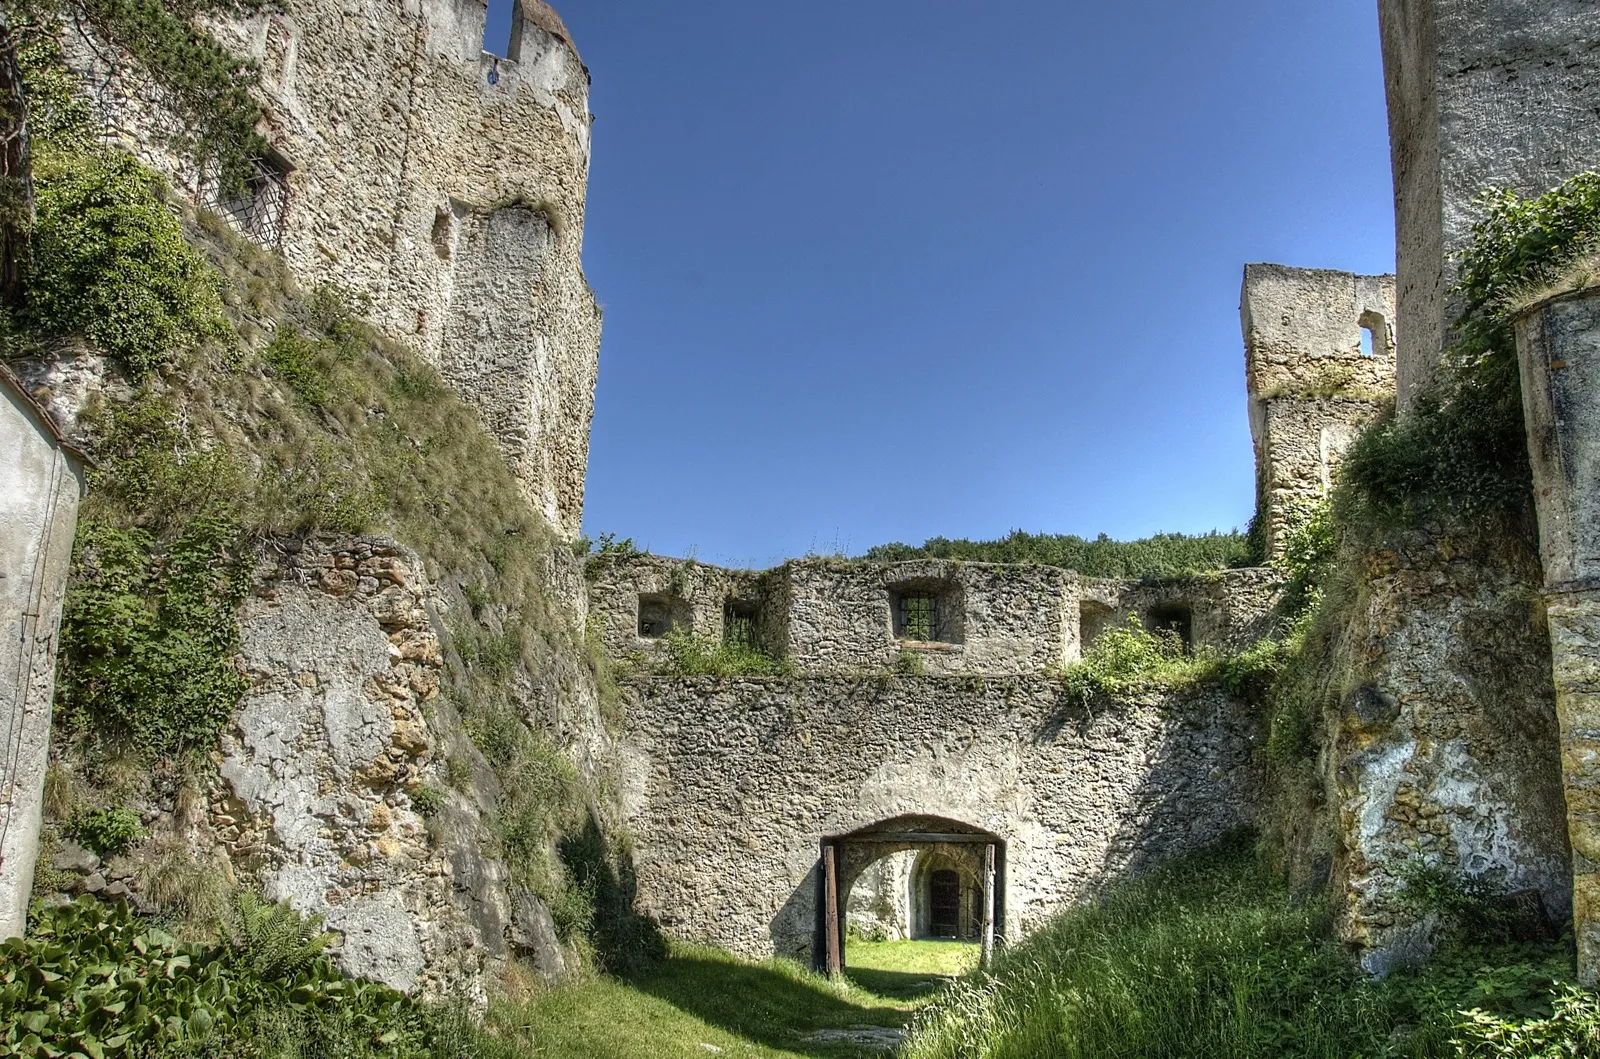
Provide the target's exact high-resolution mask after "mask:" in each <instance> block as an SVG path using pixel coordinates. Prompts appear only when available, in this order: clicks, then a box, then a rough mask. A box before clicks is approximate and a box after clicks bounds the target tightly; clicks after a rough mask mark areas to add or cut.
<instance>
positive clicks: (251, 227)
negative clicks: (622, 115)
mask: <svg viewBox="0 0 1600 1059" xmlns="http://www.w3.org/2000/svg"><path fill="white" fill-rule="evenodd" d="M484 19H485V5H484V0H419V2H407V0H358V2H355V3H336V2H331V0H306V2H301V3H296V4H295V5H294V6H293V7H292V8H291V9H272V8H269V9H267V10H265V11H263V12H262V13H260V14H257V15H254V16H252V17H249V18H244V19H222V20H219V21H214V22H213V23H211V24H210V26H209V28H210V29H211V31H212V32H213V34H214V35H215V36H216V37H217V39H218V40H219V41H220V42H221V43H222V44H223V45H224V46H225V47H227V48H228V49H229V50H230V51H232V52H233V53H234V54H236V55H239V56H242V57H245V58H248V59H251V60H253V61H255V62H256V63H257V64H258V65H259V67H260V70H261V85H262V91H261V97H262V102H263V104H264V105H265V109H266V128H265V130H264V131H265V132H266V134H267V137H268V139H269V141H270V143H271V147H272V151H271V153H270V154H269V156H268V157H267V158H266V159H263V162H262V176H261V177H260V178H259V179H258V181H257V182H256V183H255V184H254V185H253V187H252V191H251V195H250V196H249V197H247V199H245V200H242V201H238V202H228V203H219V202H217V201H216V199H217V196H216V191H215V188H214V187H213V186H212V185H211V184H209V183H208V180H207V174H205V173H202V172H199V171H197V170H195V169H194V168H193V167H192V166H190V165H189V164H188V163H186V162H185V161H184V160H183V159H182V158H180V157H178V156H176V155H174V154H173V153H172V152H171V151H170V150H169V149H168V147H167V144H168V143H169V141H170V140H171V138H172V135H173V133H174V132H176V131H177V130H176V128H175V127H174V126H175V119H174V118H173V117H172V114H171V110H170V108H168V107H167V106H166V105H165V104H164V101H163V99H162V98H161V96H160V94H159V90H158V88H156V87H155V86H154V85H153V84H152V83H151V82H150V80H149V79H148V78H144V77H141V76H140V75H139V74H138V73H137V72H136V70H134V69H133V68H132V67H131V65H130V64H129V63H127V62H125V61H120V60H119V59H118V57H117V56H116V54H115V53H114V51H113V50H111V49H108V48H107V47H106V45H105V43H104V42H103V41H99V40H96V39H94V38H93V36H92V33H91V31H90V30H88V29H86V28H85V27H84V26H83V25H82V24H73V25H72V26H71V27H70V28H69V29H68V30H67V31H66V34H65V45H66V49H67V54H68V55H69V57H70V58H71V60H72V61H73V63H74V66H75V67H76V68H77V69H78V70H79V72H80V74H81V76H82V78H83V81H84V83H85V85H86V87H87V89H88V91H89V93H90V95H91V96H92V98H93V99H94V101H95V104H96V109H97V111H98V113H99V115H100V118H101V120H102V122H103V123H104V126H105V129H106V132H107V135H108V137H110V138H111V139H113V140H115V141H117V142H120V143H121V144H122V145H124V146H125V147H127V148H128V149H130V150H132V151H134V152H135V153H136V154H138V155H139V156H140V157H141V158H143V159H144V160H145V161H147V162H149V163H151V164H152V165H155V166H156V167H157V168H159V169H161V170H162V171H164V172H166V173H167V174H168V175H169V176H170V177H171V178H172V180H173V181H174V183H175V184H176V185H177V186H178V187H180V188H182V189H184V190H185V191H186V192H187V193H188V195H189V197H190V198H191V199H192V200H193V201H195V202H196V203H198V204H203V205H210V206H219V207H221V208H222V209H223V210H224V212H225V213H226V214H227V215H229V216H230V217H232V219H234V221H235V222H236V224H238V225H239V226H240V227H241V228H242V229H243V230H245V231H246V232H248V233H249V234H251V235H253V236H254V237H256V238H257V239H259V240H261V241H264V242H267V243H268V244H269V245H273V246H276V247H277V248H279V249H281V250H282V252H283V256H284V258H285V260H286V261H287V262H288V264H289V266H290V268H291V270H292V271H293V273H294V274H295V276H296V277H297V278H298V279H299V281H300V282H301V283H303V284H305V285H307V286H316V285H320V284H337V285H339V286H340V287H343V288H346V289H349V290H352V291H354V292H355V293H356V294H357V295H358V296H361V297H364V298H366V299H370V302H371V310H370V312H371V317H372V319H373V321H374V322H375V323H377V324H378V325H379V326H381V327H382V328H383V329H384V330H385V331H387V332H388V333H389V334H390V335H392V336H393V337H395V338H396V339H399V340H400V341H402V342H405V343H406V344H408V345H410V346H411V347H412V348H413V349H415V350H416V351H417V352H419V353H420V354H421V355H422V356H423V357H424V358H426V359H427V360H428V361H429V362H431V363H432V364H434V365H435V366H437V367H438V368H439V370H440V372H441V373H442V374H443V376H444V378H445V380H446V381H447V382H448V383H449V384H450V385H451V386H452V387H453V388H454V389H455V390H456V391H457V392H458V393H459V394H460V395H461V396H462V397H463V398H465V399H466V400H467V401H468V402H469V403H471V404H472V405H473V406H474V407H475V408H477V410H478V411H479V413H480V414H481V415H482V416H483V420H484V424H485V426H486V427H487V428H488V429H489V431H490V433H491V434H492V435H493V436H494V437H496V438H497V439H498V440H499V442H500V444H501V446H502V448H503V449H504V451H505V453H506V457H507V459H508V460H509V461H510V463H511V466H512V468H513V470H515V472H516V474H517V477H518V479H519V480H520V481H521V482H522V484H523V487H524V489H525V491H526V493H527V496H528V498H529V500H530V501H531V502H532V503H533V504H534V506H535V507H536V508H537V509H538V510H539V511H541V512H542V513H543V514H544V515H545V517H546V518H547V519H548V520H549V521H550V523H551V524H552V525H553V526H555V527H556V528H557V530H558V531H559V532H561V533H562V535H563V536H565V537H568V538H571V537H576V536H577V534H578V530H579V525H580V523H581V519H582V513H583V481H584V474H585V471H586V468H587V462H588V446H589V424H590V420H591V418H592V416H593V410H594V384H595V376H596V371H597V368H598V358H599V345H600V311H599V308H598V307H597V305H596V303H595V300H594V296H593V294H592V293H591V291H590V290H589V286H588V283H587V281H586V280H585V278H584V275H583V268H582V263H581V252H582V248H583V224H584V202H585V194H586V187H587V181H588V173H589V146H590V145H589V127H590V122H591V121H592V116H591V115H590V113H589V105H588V96H589V77H588V70H587V69H586V68H585V67H584V66H583V63H582V62H581V61H580V59H579V57H578V53H577V50H576V48H575V47H574V46H573V44H572V41H571V38H570V36H569V35H568V34H567V31H566V29H565V27H564V26H563V25H562V24H561V20H560V18H559V17H557V16H556V14H555V12H554V11H553V10H551V9H550V8H549V7H548V6H547V5H545V4H544V3H542V2H541V0H519V8H518V17H517V19H516V21H515V25H514V31H513V34H512V38H511V41H510V44H509V47H508V48H507V52H508V55H507V56H504V57H502V56H496V55H492V54H489V53H487V52H485V51H484V50H483V48H482V41H483V29H484Z"/></svg>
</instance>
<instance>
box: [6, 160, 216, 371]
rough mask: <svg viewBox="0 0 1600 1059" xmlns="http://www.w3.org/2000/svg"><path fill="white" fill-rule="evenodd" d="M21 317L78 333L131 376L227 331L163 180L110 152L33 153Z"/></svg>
mask: <svg viewBox="0 0 1600 1059" xmlns="http://www.w3.org/2000/svg"><path fill="white" fill-rule="evenodd" d="M34 176H35V185H34V186H35V203H36V207H37V218H36V221H35V224H34V229H33V260H32V263H31V265H30V266H29V268H28V272H27V276H26V297H25V309H24V318H25V320H26V321H27V322H28V324H29V325H30V326H31V327H32V328H34V329H35V330H37V331H39V332H42V333H44V334H47V335H53V336H63V337H66V336H74V335H81V336H82V337H83V338H85V339H87V340H88V341H89V342H90V343H92V344H93V345H95V346H96V347H98V348H99V349H101V350H103V351H104V352H105V353H106V354H107V355H108V356H111V357H113V358H115V359H116V360H117V361H119V362H120V363H121V364H122V365H123V366H124V367H125V368H126V369H127V370H128V372H129V373H130V374H131V375H133V376H134V377H135V378H140V377H143V376H145V375H148V374H149V373H150V372H152V371H154V370H156V369H157V368H161V367H164V366H166V365H167V364H170V363H171V362H172V360H173V358H174V357H175V356H177V355H178V354H179V353H181V352H182V351H184V350H186V349H191V348H194V347H195V346H197V345H199V344H200V343H202V342H204V341H206V340H207V339H212V340H218V339H225V338H226V337H227V336H228V335H229V333H230V329H229V328H228V325H227V322H226V321H225V320H224V318H223V316H222V303H221V300H220V297H219V294H218V285H217V278H216V275H215V273H213V272H212V270H211V269H210V268H209V267H207V265H206V263H205V260H204V259H203V258H202V257H201V256H200V255H199V254H197V253H196V252H195V251H194V250H192V249H191V248H190V247H189V245H188V244H187V243H186V242H184V239H183V228H182V226H181V225H180V224H179V222H178V219H177V218H176V217H175V216H173V212H172V210H171V209H169V208H168V206H167V201H166V193H165V185H164V183H163V181H162V179H161V178H160V177H159V176H158V175H156V174H155V173H153V172H151V171H150V170H148V169H146V168H144V167H143V166H142V165H140V164H139V163H138V162H136V161H135V160H134V159H133V158H132V157H130V156H128V155H125V154H122V153H120V152H117V151H110V150H99V151H85V152H75V153H67V154H63V153H59V152H41V154H40V155H39V156H38V157H37V158H36V159H35V162H34Z"/></svg>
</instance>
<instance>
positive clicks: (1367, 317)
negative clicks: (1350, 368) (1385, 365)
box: [1360, 310, 1393, 357]
mask: <svg viewBox="0 0 1600 1059" xmlns="http://www.w3.org/2000/svg"><path fill="white" fill-rule="evenodd" d="M1360 325H1361V355H1362V356H1363V357H1386V356H1388V355H1390V354H1391V353H1392V352H1393V350H1392V349H1390V346H1389V322H1388V321H1387V320H1385V319H1384V318H1383V314H1382V313H1375V312H1372V311H1371V310H1368V311H1367V312H1364V313H1362V314H1361V321H1360Z"/></svg>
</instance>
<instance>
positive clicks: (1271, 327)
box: [1239, 265, 1395, 557]
mask: <svg viewBox="0 0 1600 1059" xmlns="http://www.w3.org/2000/svg"><path fill="white" fill-rule="evenodd" d="M1239 316H1240V324H1241V327H1242V329H1243V331H1244V348H1245V384H1246V390H1247V392H1248V394H1249V401H1250V435H1251V437H1252V438H1254V439H1255V451H1256V475H1257V502H1258V506H1259V510H1258V513H1257V517H1258V518H1260V519H1263V520H1265V532H1266V551H1267V555H1268V556H1269V557H1274V556H1277V555H1278V554H1279V553H1280V552H1281V551H1282V547H1283V535H1284V532H1285V530H1286V529H1287V528H1289V526H1290V525H1291V523H1292V522H1293V520H1294V518H1295V516H1296V514H1297V513H1298V510H1297V509H1298V508H1299V506H1300V505H1302V504H1303V503H1304V501H1306V500H1307V499H1310V498H1315V497H1318V496H1322V495H1325V494H1326V493H1327V491H1328V489H1329V487H1330V486H1331V485H1332V481H1333V474H1334V471H1335V469H1336V468H1337V466H1338V463H1339V459H1340V457H1342V456H1343V455H1344V452H1345V450H1346V449H1347V448H1349V446H1350V444H1351V442H1353V441H1354V440H1355V439H1356V438H1357V437H1358V436H1359V435H1360V433H1361V431H1362V430H1363V429H1364V428H1365V427H1366V426H1367V425H1368V424H1369V423H1371V422H1372V421H1373V420H1374V419H1376V418H1378V417H1379V416H1380V415H1382V414H1383V412H1384V411H1385V410H1387V409H1392V408H1393V407H1394V364H1395V331H1394V318H1395V306H1394V277H1393V276H1357V275H1354V274H1352V273H1349V272H1333V271H1329V270H1326V269H1304V268H1289V267H1287V266H1285V265H1248V266H1246V267H1245V272H1244V291H1243V294H1242V295H1241V297H1240V302H1239ZM1363 330H1365V331H1366V332H1367V335H1368V345H1369V348H1368V349H1366V350H1364V349H1363V345H1362V332H1363Z"/></svg>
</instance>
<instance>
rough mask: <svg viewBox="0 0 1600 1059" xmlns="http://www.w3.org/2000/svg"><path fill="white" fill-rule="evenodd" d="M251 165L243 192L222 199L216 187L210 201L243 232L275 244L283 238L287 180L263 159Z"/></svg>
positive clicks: (286, 204) (261, 242) (287, 206)
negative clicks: (238, 195) (228, 198)
mask: <svg viewBox="0 0 1600 1059" xmlns="http://www.w3.org/2000/svg"><path fill="white" fill-rule="evenodd" d="M251 169H252V171H251V174H250V175H249V176H248V177H246V178H245V193H244V194H243V195H242V196H240V197H239V198H236V199H231V200H226V201H224V200H223V198H222V194H221V189H220V187H219V188H218V190H217V192H216V193H215V196H214V197H215V202H214V203H213V205H214V206H215V207H216V209H217V212H218V213H221V214H222V215H223V216H224V217H226V218H227V219H228V221H229V222H230V223H231V224H232V225H233V226H234V227H235V228H237V229H238V230H239V231H240V232H242V233H243V234H245V235H247V236H249V237H250V238H251V239H254V240H255V241H256V242H258V243H260V244H261V245H262V246H270V247H277V246H278V245H279V244H280V243H282V242H283V222H284V217H285V216H286V215H287V214H288V212H289V182H288V180H287V178H286V177H285V174H284V173H283V172H282V171H281V170H278V169H275V168H273V167H272V166H271V165H268V164H267V162H266V160H265V159H260V158H258V159H256V160H255V161H254V162H252V163H251Z"/></svg>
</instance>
